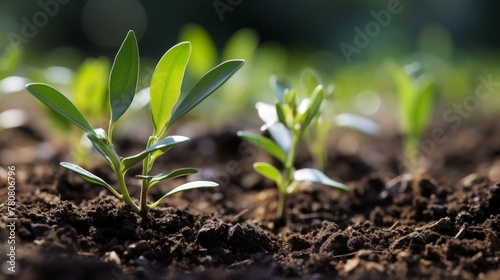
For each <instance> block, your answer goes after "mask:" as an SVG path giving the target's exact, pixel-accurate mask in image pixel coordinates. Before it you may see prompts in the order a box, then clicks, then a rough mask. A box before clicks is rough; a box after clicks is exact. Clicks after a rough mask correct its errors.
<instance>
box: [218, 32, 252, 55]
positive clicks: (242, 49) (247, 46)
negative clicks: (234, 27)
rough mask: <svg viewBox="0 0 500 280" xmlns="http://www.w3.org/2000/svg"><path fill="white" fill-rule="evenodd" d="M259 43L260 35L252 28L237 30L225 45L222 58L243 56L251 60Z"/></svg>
mask: <svg viewBox="0 0 500 280" xmlns="http://www.w3.org/2000/svg"><path fill="white" fill-rule="evenodd" d="M258 45H259V35H258V34H257V32H255V31H254V30H252V29H250V28H244V29H240V30H238V31H237V32H235V33H234V34H233V35H232V36H231V38H229V40H228V42H227V43H226V45H225V46H224V50H223V51H222V59H223V60H228V59H234V58H236V57H241V58H243V59H245V60H248V61H251V60H252V57H253V56H254V53H255V50H256V49H257V47H258Z"/></svg>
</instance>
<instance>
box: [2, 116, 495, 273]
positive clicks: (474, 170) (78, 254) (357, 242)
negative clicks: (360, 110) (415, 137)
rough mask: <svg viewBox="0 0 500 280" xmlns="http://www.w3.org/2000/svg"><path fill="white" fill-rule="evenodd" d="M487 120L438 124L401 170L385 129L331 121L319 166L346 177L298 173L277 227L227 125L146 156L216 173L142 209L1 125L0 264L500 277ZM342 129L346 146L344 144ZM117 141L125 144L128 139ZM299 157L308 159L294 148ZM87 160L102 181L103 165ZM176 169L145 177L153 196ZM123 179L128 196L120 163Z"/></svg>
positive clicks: (395, 144)
mask: <svg viewBox="0 0 500 280" xmlns="http://www.w3.org/2000/svg"><path fill="white" fill-rule="evenodd" d="M495 123H496V122H488V123H483V122H474V123H469V124H468V125H466V126H465V125H464V127H463V128H461V129H460V130H456V131H454V130H452V129H448V130H446V133H447V134H446V135H447V140H446V142H445V143H442V144H438V145H436V150H435V151H433V152H432V153H428V154H426V155H425V156H426V158H427V160H428V161H427V166H428V167H429V168H428V171H427V172H415V173H414V174H411V175H408V174H407V175H403V176H399V177H398V176H397V175H398V174H400V171H399V167H398V162H399V156H398V152H399V150H400V148H399V146H400V144H399V140H398V139H399V138H398V137H397V136H386V137H384V136H382V137H380V138H368V137H366V136H362V135H357V134H352V133H348V132H346V133H342V134H339V135H338V136H337V137H336V138H333V139H334V140H333V141H332V143H330V144H331V151H330V158H329V168H328V170H327V174H328V175H329V176H331V177H333V178H336V179H338V180H340V181H343V182H347V183H348V185H349V187H350V188H351V191H349V192H346V193H341V192H339V191H336V190H333V189H329V188H326V187H323V186H317V185H301V186H300V187H299V188H298V189H297V190H296V192H295V193H294V194H293V195H292V196H291V197H290V199H289V201H288V210H287V211H288V212H287V215H286V226H283V227H279V226H278V225H277V224H276V223H274V212H275V209H276V204H277V193H276V190H275V188H274V186H273V184H272V183H271V182H270V181H267V180H264V179H263V178H261V177H260V176H259V175H257V174H255V172H253V170H252V168H251V165H252V163H253V162H255V161H256V160H267V161H270V160H271V159H270V158H268V156H267V155H265V154H263V153H261V152H260V151H258V150H257V149H256V148H254V147H252V146H251V145H249V144H246V143H241V142H240V140H239V139H238V138H237V137H236V136H235V131H230V130H228V131H226V132H223V133H217V134H214V135H208V136H202V137H198V138H195V139H193V140H192V141H191V142H189V143H186V144H183V145H180V146H178V147H176V148H174V149H172V151H170V152H169V154H167V155H165V158H164V159H162V160H160V161H159V163H158V167H157V168H158V170H169V169H172V168H175V167H183V166H196V167H199V168H200V172H199V173H198V174H196V175H194V176H193V177H191V178H189V179H190V180H191V179H200V178H201V179H212V180H216V181H218V182H219V183H220V184H221V187H220V188H218V189H215V190H212V189H210V190H197V191H189V192H186V193H183V194H179V195H176V196H175V197H172V198H169V199H167V200H166V201H165V202H164V203H163V204H162V205H161V207H159V208H157V209H155V210H154V211H152V212H151V213H150V215H149V216H148V217H147V218H143V217H140V216H138V215H136V214H135V213H132V212H131V211H130V209H129V208H128V207H127V206H124V204H123V203H122V202H120V201H118V200H117V199H115V198H114V197H112V196H111V195H110V194H109V193H108V192H107V191H105V190H104V189H103V188H101V187H99V186H94V185H91V184H89V183H85V182H83V181H82V180H81V179H80V178H79V177H78V176H76V175H74V174H72V173H70V172H67V171H65V170H63V169H62V168H61V167H59V165H58V162H59V160H61V159H63V158H64V156H63V155H62V153H56V154H55V156H52V157H49V158H47V159H46V160H41V159H35V160H34V161H33V162H27V161H25V160H22V155H23V153H25V154H31V153H32V154H37V149H40V143H41V141H43V138H41V137H40V136H39V137H37V138H33V137H32V136H31V135H32V132H31V131H30V130H29V129H26V128H24V129H21V130H11V131H9V132H6V133H3V135H2V137H0V144H1V146H0V147H1V148H0V155H1V166H2V168H3V169H2V170H0V171H1V173H2V175H1V180H0V185H1V189H0V197H1V201H0V203H1V204H0V209H1V211H2V216H3V217H5V215H6V214H5V213H6V210H5V209H6V205H5V204H6V201H7V200H6V198H7V188H6V186H7V185H6V177H5V176H6V174H5V172H6V171H7V167H8V166H10V165H13V166H15V167H16V175H15V176H16V179H17V181H16V199H17V201H16V204H17V206H16V217H17V219H18V220H17V224H16V226H17V228H16V237H17V239H16V244H15V245H16V271H17V273H16V274H11V273H9V271H7V265H6V260H7V259H6V258H7V256H6V254H7V250H8V246H7V245H8V244H7V237H8V234H9V232H8V231H7V228H6V222H5V221H4V220H2V221H1V222H0V228H1V232H0V242H1V245H0V246H1V248H2V254H1V255H0V260H1V269H2V273H1V274H0V278H1V279H108V280H109V279H115V280H119V279H239V280H244V279H491V280H493V279H495V280H496V279H500V260H499V258H500V184H498V182H499V181H500V140H499V139H500V125H499V124H495ZM7 133H8V135H7ZM342 137H350V138H349V139H350V140H349V141H357V143H358V144H359V145H357V147H358V148H356V149H343V148H342V147H341V146H342V145H338V143H340V142H341V141H342ZM344 142H345V141H344ZM123 144H125V146H126V147H128V150H129V152H131V151H132V150H134V151H135V149H139V148H140V146H138V145H135V144H134V143H128V142H127V143H123ZM359 147H362V148H359ZM30 149H31V150H30ZM298 163H299V165H301V166H309V165H311V163H310V161H309V159H308V157H307V156H306V153H305V152H304V153H303V154H302V155H300V157H299V161H298ZM91 169H92V171H93V172H95V173H97V174H99V175H100V176H103V177H104V178H106V179H108V180H110V181H111V182H113V174H112V173H110V172H109V168H108V167H106V166H104V165H101V164H94V165H93V166H92V167H91ZM180 182H182V180H177V181H172V182H171V184H169V183H167V184H165V185H162V186H158V187H157V188H156V187H155V188H156V189H154V190H153V191H152V193H151V196H152V197H151V198H152V199H153V198H158V197H159V196H160V195H161V194H162V193H164V192H165V191H167V190H168V189H169V188H171V187H172V186H174V185H177V184H179V183H180ZM130 188H131V190H132V194H133V195H134V197H137V195H138V185H137V183H136V182H135V181H134V179H133V178H132V177H131V178H130Z"/></svg>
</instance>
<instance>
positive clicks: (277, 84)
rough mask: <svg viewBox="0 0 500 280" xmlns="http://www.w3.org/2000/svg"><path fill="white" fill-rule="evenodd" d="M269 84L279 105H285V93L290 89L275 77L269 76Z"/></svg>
mask: <svg viewBox="0 0 500 280" xmlns="http://www.w3.org/2000/svg"><path fill="white" fill-rule="evenodd" d="M269 83H270V84H271V88H272V89H274V92H275V94H276V97H278V101H279V102H280V103H281V104H284V103H285V91H286V90H287V89H290V88H291V87H290V86H289V85H288V84H287V83H285V82H284V81H283V80H280V79H279V78H278V77H277V76H271V78H270V79H269Z"/></svg>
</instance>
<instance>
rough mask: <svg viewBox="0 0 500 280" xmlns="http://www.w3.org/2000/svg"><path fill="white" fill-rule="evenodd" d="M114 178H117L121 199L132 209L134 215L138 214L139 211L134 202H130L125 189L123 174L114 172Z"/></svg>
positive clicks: (119, 170)
mask: <svg viewBox="0 0 500 280" xmlns="http://www.w3.org/2000/svg"><path fill="white" fill-rule="evenodd" d="M116 176H117V178H118V184H119V185H120V190H121V191H122V199H123V201H125V202H126V203H127V204H128V205H130V207H132V210H133V211H134V212H136V213H140V212H141V209H140V208H139V206H137V204H135V202H134V201H133V200H132V198H131V197H130V194H129V192H128V189H127V184H126V183H125V173H124V172H123V171H122V170H121V169H118V170H117V171H116Z"/></svg>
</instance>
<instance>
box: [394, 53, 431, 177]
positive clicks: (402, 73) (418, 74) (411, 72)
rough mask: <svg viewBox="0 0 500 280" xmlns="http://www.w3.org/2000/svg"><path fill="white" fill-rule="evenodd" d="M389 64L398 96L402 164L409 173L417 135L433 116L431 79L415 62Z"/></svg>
mask: <svg viewBox="0 0 500 280" xmlns="http://www.w3.org/2000/svg"><path fill="white" fill-rule="evenodd" d="M389 65H390V69H391V73H392V78H393V79H394V82H395V85H396V91H397V96H398V107H399V108H398V109H399V118H400V130H401V134H402V136H403V155H404V165H405V169H406V171H407V172H409V173H412V172H414V171H415V169H416V167H417V165H418V164H417V163H418V149H419V144H420V139H421V137H422V135H423V133H424V132H425V130H426V129H427V126H428V125H429V121H430V119H431V116H432V109H433V105H434V83H433V79H432V78H431V77H430V76H429V75H428V74H426V73H423V72H422V69H421V65H420V64H419V63H417V62H414V63H412V64H409V65H407V66H405V67H404V68H401V67H398V66H397V65H396V64H395V63H393V62H391V63H390V64H389Z"/></svg>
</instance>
